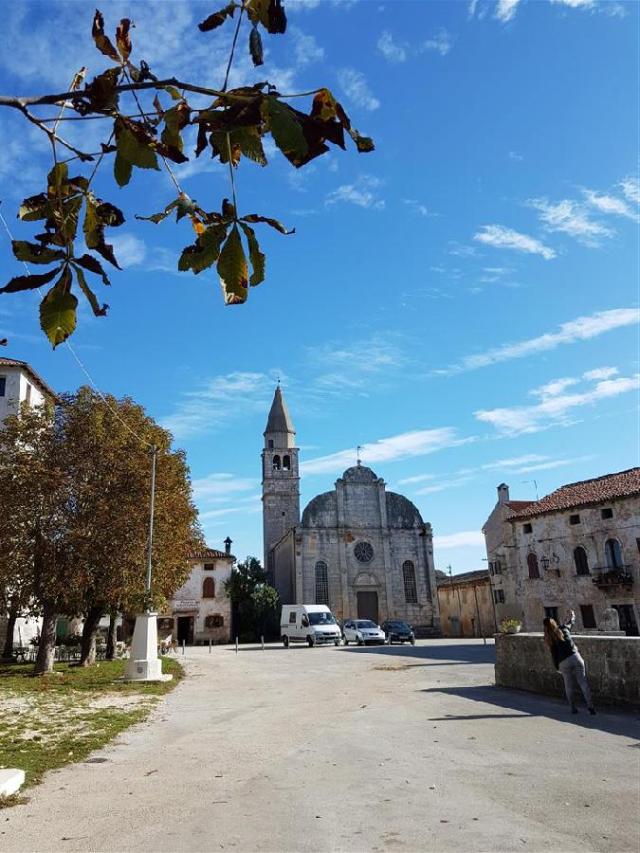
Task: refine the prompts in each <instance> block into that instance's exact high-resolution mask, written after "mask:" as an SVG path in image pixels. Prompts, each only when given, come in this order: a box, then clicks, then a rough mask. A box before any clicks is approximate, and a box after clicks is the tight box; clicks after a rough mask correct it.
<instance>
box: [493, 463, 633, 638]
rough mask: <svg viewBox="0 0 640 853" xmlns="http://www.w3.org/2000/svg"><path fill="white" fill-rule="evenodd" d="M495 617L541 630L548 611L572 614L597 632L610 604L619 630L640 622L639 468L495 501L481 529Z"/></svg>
mask: <svg viewBox="0 0 640 853" xmlns="http://www.w3.org/2000/svg"><path fill="white" fill-rule="evenodd" d="M483 533H484V536H485V543H486V549H487V559H488V561H489V571H490V574H491V579H492V584H493V593H494V598H495V603H496V612H497V617H498V622H500V621H501V620H502V619H504V618H507V617H515V618H518V619H521V620H522V622H523V628H524V630H529V631H539V630H541V625H542V620H543V618H544V617H545V616H553V617H554V618H555V617H559V618H560V619H562V618H563V617H564V614H565V612H566V610H567V609H572V610H574V611H575V613H576V617H577V627H578V628H579V629H584V630H597V629H598V628H600V627H602V625H603V620H604V618H605V616H604V611H605V610H606V609H607V608H611V607H613V608H614V609H615V610H616V611H617V613H618V618H619V623H620V628H621V629H622V630H624V631H625V632H626V633H627V634H629V635H637V634H638V625H639V624H640V619H639V615H640V611H639V607H640V594H639V589H640V468H631V469H629V470H627V471H621V472H618V473H615V474H607V475H605V476H602V477H596V478H594V479H591V480H582V481H580V482H578V483H570V484H568V485H565V486H562V487H561V488H559V489H557V490H556V491H554V492H552V493H551V494H549V495H546V496H545V497H543V498H541V499H540V500H536V501H512V500H511V499H510V497H509V487H508V486H507V485H506V484H504V483H502V484H501V485H500V486H498V502H497V503H496V505H495V507H494V509H493V511H492V512H491V515H490V516H489V518H488V519H487V522H486V523H485V525H484V527H483Z"/></svg>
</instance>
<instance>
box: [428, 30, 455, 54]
mask: <svg viewBox="0 0 640 853" xmlns="http://www.w3.org/2000/svg"><path fill="white" fill-rule="evenodd" d="M452 44H453V42H452V40H451V36H450V35H449V33H448V32H447V31H446V30H445V29H444V27H441V28H440V29H439V30H438V31H437V32H436V34H435V35H434V36H433V37H432V38H430V39H427V41H425V42H423V43H422V49H423V50H435V51H436V53H439V54H440V56H446V55H447V54H448V53H449V51H450V50H451V47H452Z"/></svg>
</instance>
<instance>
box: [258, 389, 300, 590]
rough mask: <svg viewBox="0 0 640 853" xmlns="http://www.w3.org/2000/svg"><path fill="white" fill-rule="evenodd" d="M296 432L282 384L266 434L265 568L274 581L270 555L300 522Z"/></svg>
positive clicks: (264, 487) (264, 453) (263, 458)
mask: <svg viewBox="0 0 640 853" xmlns="http://www.w3.org/2000/svg"><path fill="white" fill-rule="evenodd" d="M295 435H296V431H295V429H294V428H293V423H292V421H291V416H290V415H289V410H288V409H287V404H286V403H285V401H284V397H283V396H282V390H281V388H280V384H278V386H277V388H276V392H275V394H274V397H273V403H272V404H271V410H270V411H269V418H268V420H267V427H266V429H265V431H264V450H263V451H262V525H263V534H264V567H265V569H266V570H267V572H268V573H269V575H270V576H271V578H272V580H273V568H274V567H273V566H272V565H271V561H270V559H269V552H270V550H271V548H272V547H273V545H275V544H276V542H277V541H278V540H279V539H281V537H282V536H283V535H284V534H285V533H286V532H287V531H288V530H290V529H291V528H292V527H294V526H295V525H297V524H298V523H299V521H300V473H299V470H298V452H299V451H298V448H297V447H295V446H294V445H295Z"/></svg>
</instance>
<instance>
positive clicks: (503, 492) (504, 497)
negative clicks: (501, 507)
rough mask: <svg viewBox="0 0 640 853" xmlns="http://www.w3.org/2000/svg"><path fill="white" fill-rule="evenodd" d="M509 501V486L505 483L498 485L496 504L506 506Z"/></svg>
mask: <svg viewBox="0 0 640 853" xmlns="http://www.w3.org/2000/svg"><path fill="white" fill-rule="evenodd" d="M508 500H509V486H507V484H506V483H500V485H499V486H498V503H499V504H506V503H507V501H508Z"/></svg>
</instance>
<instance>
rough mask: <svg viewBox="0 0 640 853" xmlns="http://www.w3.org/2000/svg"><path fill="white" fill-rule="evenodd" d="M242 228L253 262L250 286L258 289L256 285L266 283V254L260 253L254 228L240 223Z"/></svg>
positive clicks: (250, 258)
mask: <svg viewBox="0 0 640 853" xmlns="http://www.w3.org/2000/svg"><path fill="white" fill-rule="evenodd" d="M240 227H241V228H242V230H243V231H244V233H245V236H246V238H247V243H248V245H249V260H250V261H251V268H252V273H251V278H250V279H249V284H250V285H251V287H256V285H258V284H261V283H262V282H263V281H264V268H265V256H264V253H263V252H261V251H260V245H259V244H258V240H257V238H256V234H255V231H254V230H253V228H250V227H249V226H248V225H247V224H246V223H244V222H241V223H240Z"/></svg>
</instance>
